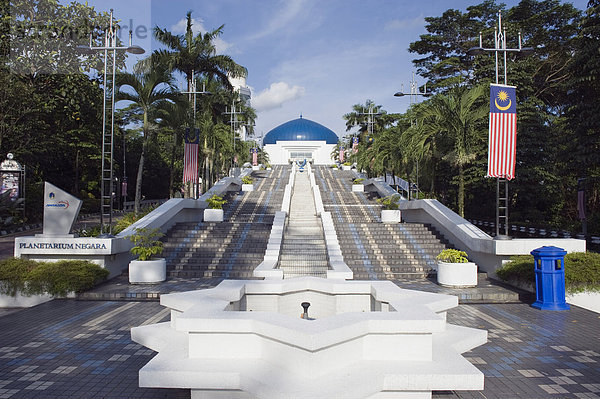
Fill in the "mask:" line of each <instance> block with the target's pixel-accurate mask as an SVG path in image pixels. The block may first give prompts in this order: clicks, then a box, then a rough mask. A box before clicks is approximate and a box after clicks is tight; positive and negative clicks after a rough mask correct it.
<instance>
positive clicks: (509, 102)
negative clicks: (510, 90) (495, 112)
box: [494, 98, 511, 111]
mask: <svg viewBox="0 0 600 399" xmlns="http://www.w3.org/2000/svg"><path fill="white" fill-rule="evenodd" d="M494 103H496V108H498V109H499V110H500V111H506V110H507V109H509V108H510V105H511V100H510V98H509V99H508V105H505V106H504V107H501V106H500V105H498V100H494Z"/></svg>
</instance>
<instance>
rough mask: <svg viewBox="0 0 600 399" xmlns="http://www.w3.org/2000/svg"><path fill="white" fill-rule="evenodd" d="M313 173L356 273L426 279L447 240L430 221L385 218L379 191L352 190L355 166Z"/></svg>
mask: <svg viewBox="0 0 600 399" xmlns="http://www.w3.org/2000/svg"><path fill="white" fill-rule="evenodd" d="M315 177H316V181H317V184H318V185H319V187H320V189H321V196H322V198H323V205H324V208H325V211H328V212H331V215H332V218H333V222H334V225H335V228H336V231H337V235H338V240H339V243H340V247H341V249H342V255H343V256H344V261H345V262H346V264H347V265H348V267H350V268H351V269H352V271H353V272H354V278H355V279H364V280H378V279H422V278H425V277H427V276H428V275H430V274H432V273H433V272H434V270H435V269H434V267H435V265H436V260H435V257H436V256H437V254H438V253H439V252H440V251H442V250H443V249H445V248H446V244H447V242H446V241H445V240H444V239H443V238H442V237H441V236H440V235H439V234H438V233H437V232H436V231H434V230H433V229H432V228H431V227H430V226H427V225H423V224H418V223H399V224H383V223H381V217H380V216H381V205H379V204H378V203H377V202H376V201H375V199H376V198H378V196H377V194H375V193H357V192H352V180H353V179H354V178H356V174H355V172H353V171H342V170H339V171H334V170H332V169H330V168H328V167H324V166H319V167H315Z"/></svg>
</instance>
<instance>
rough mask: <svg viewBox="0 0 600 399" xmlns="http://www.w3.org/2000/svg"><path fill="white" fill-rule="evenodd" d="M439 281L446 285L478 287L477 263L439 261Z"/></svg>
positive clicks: (440, 283)
mask: <svg viewBox="0 0 600 399" xmlns="http://www.w3.org/2000/svg"><path fill="white" fill-rule="evenodd" d="M437 282H438V284H439V285H443V286H445V287H476V286H477V265H476V264H475V263H473V262H468V263H446V262H439V261H438V266H437Z"/></svg>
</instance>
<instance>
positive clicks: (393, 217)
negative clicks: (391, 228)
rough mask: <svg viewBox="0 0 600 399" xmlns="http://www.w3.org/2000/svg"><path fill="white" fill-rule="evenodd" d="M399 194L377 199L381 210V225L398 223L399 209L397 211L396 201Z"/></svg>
mask: <svg viewBox="0 0 600 399" xmlns="http://www.w3.org/2000/svg"><path fill="white" fill-rule="evenodd" d="M399 200H400V194H392V195H388V196H387V197H383V198H379V199H377V202H379V203H380V204H381V205H383V209H382V210H381V222H382V223H400V218H401V215H400V209H398V201H399Z"/></svg>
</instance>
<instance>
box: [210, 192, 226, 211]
mask: <svg viewBox="0 0 600 399" xmlns="http://www.w3.org/2000/svg"><path fill="white" fill-rule="evenodd" d="M206 202H208V207H209V208H210V209H223V205H225V204H226V203H227V200H224V199H223V198H222V197H219V196H218V195H213V196H212V197H210V198H209V199H207V200H206Z"/></svg>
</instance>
